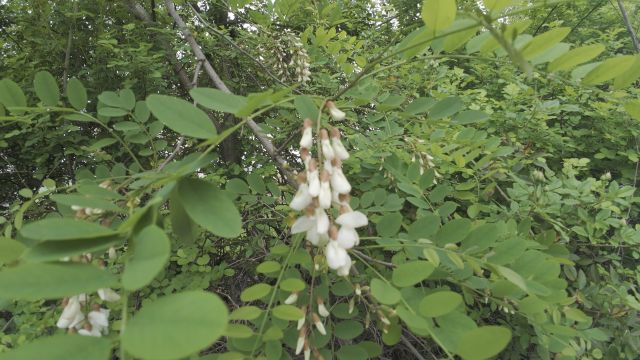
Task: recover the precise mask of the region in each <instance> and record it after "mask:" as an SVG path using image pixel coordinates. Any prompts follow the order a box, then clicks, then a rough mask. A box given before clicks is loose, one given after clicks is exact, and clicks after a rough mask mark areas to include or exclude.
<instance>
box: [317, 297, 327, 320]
mask: <svg viewBox="0 0 640 360" xmlns="http://www.w3.org/2000/svg"><path fill="white" fill-rule="evenodd" d="M316 302H317V303H318V314H320V316H322V317H327V316H329V315H330V313H329V310H327V307H326V306H324V301H322V298H320V297H318V299H317V300H316Z"/></svg>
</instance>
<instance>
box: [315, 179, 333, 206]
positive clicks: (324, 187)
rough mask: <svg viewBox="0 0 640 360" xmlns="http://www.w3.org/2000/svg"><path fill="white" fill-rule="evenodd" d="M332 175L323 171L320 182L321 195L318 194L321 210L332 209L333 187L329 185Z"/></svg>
mask: <svg viewBox="0 0 640 360" xmlns="http://www.w3.org/2000/svg"><path fill="white" fill-rule="evenodd" d="M330 179H331V175H329V173H328V172H327V171H322V177H321V181H320V193H319V194H318V203H319V205H320V207H321V208H323V209H328V208H330V207H331V185H330V183H329V181H330Z"/></svg>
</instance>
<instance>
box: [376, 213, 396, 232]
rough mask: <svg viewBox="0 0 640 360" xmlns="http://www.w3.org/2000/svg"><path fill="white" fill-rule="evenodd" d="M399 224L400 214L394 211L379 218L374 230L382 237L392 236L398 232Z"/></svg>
mask: <svg viewBox="0 0 640 360" xmlns="http://www.w3.org/2000/svg"><path fill="white" fill-rule="evenodd" d="M401 225H402V215H400V213H398V212H394V213H390V214H387V215H385V216H383V217H382V218H380V220H379V221H378V223H377V224H376V230H377V231H378V235H380V236H382V237H392V236H394V235H395V234H397V233H398V231H399V230H400V226H401Z"/></svg>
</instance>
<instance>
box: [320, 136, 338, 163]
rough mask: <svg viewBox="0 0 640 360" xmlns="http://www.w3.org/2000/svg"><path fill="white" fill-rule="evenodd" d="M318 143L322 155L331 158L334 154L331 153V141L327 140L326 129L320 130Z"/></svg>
mask: <svg viewBox="0 0 640 360" xmlns="http://www.w3.org/2000/svg"><path fill="white" fill-rule="evenodd" d="M320 144H321V146H322V155H323V156H324V157H325V158H326V159H329V160H333V158H334V157H335V154H334V153H333V147H331V141H330V140H329V133H328V132H327V129H322V130H320Z"/></svg>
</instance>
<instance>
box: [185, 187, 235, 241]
mask: <svg viewBox="0 0 640 360" xmlns="http://www.w3.org/2000/svg"><path fill="white" fill-rule="evenodd" d="M177 191H178V197H179V199H180V202H181V203H182V205H183V207H184V209H185V211H186V212H187V214H188V215H189V217H190V218H191V219H192V220H193V221H194V222H195V223H196V224H198V225H200V226H202V227H204V228H205V229H207V230H208V231H210V232H211V233H213V234H215V235H218V236H221V237H225V238H234V237H237V236H238V235H240V232H241V231H242V219H241V217H240V213H239V212H238V209H236V206H235V205H234V204H233V202H232V201H231V200H230V199H229V197H228V196H226V195H225V194H224V192H223V191H222V190H219V189H217V188H216V187H215V186H214V185H213V184H211V183H208V182H206V181H204V180H198V179H182V180H180V181H179V182H178V187H177Z"/></svg>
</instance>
